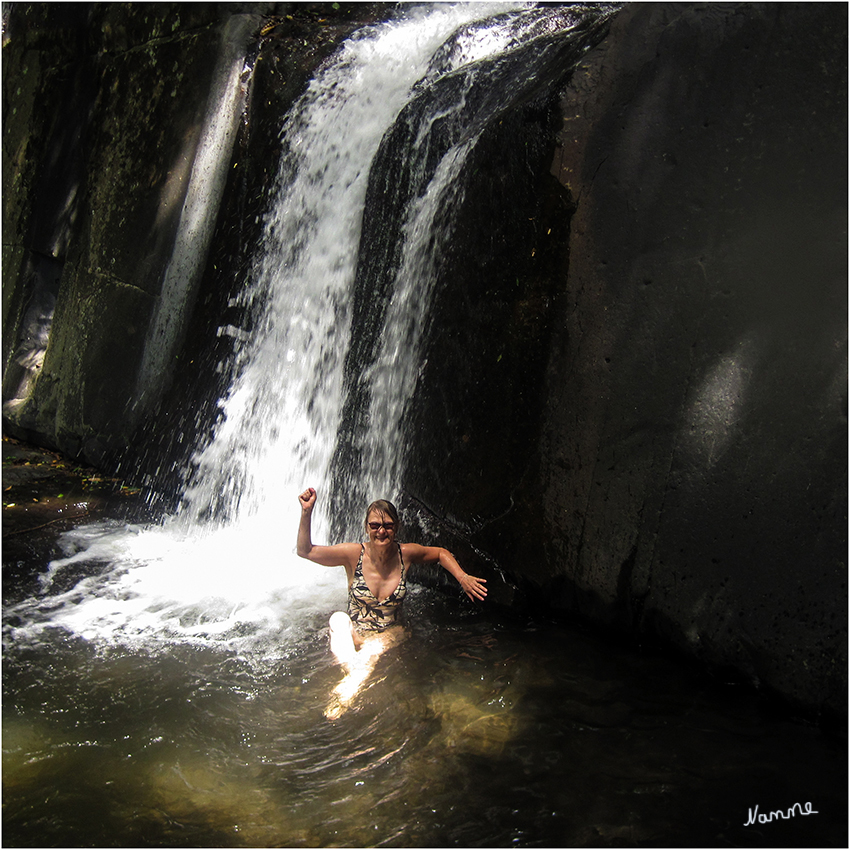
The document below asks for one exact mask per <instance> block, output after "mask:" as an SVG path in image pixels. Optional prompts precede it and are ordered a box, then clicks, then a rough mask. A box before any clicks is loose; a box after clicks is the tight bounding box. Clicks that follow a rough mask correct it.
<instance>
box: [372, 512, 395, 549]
mask: <svg viewBox="0 0 850 850" xmlns="http://www.w3.org/2000/svg"><path fill="white" fill-rule="evenodd" d="M366 531H367V532H368V534H369V540H370V541H371V542H372V543H378V544H381V545H386V544H388V543H392V541H393V540H394V539H395V523H394V522H393V521H392V519H391V518H390V517H389V516H387V515H386V514H385V513H381V512H380V511H371V512H370V513H369V516H368V517H367V518H366Z"/></svg>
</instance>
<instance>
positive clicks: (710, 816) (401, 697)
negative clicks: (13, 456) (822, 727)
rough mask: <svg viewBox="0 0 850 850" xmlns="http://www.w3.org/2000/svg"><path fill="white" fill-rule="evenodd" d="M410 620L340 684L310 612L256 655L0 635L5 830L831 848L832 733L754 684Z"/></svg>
mask: <svg viewBox="0 0 850 850" xmlns="http://www.w3.org/2000/svg"><path fill="white" fill-rule="evenodd" d="M408 620H409V623H408V627H407V629H406V639H405V640H404V641H402V642H401V643H400V644H398V645H397V646H394V647H392V648H391V649H389V650H388V651H387V652H386V653H385V654H384V655H383V656H381V657H380V658H379V659H378V661H377V663H376V665H375V667H374V669H373V670H372V671H371V673H370V674H369V676H368V678H366V680H365V681H364V682H363V683H362V686H361V687H360V689H359V690H358V691H357V692H356V693H354V695H353V696H350V698H348V697H347V698H346V699H342V700H341V699H340V696H339V685H340V684H341V682H342V681H343V679H344V671H343V670H342V668H341V667H340V666H339V665H338V664H337V663H336V662H335V661H334V660H333V658H332V656H331V655H330V653H329V651H328V641H327V631H326V628H325V619H324V617H323V616H320V615H319V614H315V613H311V614H309V615H307V619H306V621H305V622H304V623H303V624H302V625H303V628H302V629H301V632H300V636H299V637H297V638H296V639H293V638H292V636H291V633H290V632H287V635H286V636H285V637H284V636H283V635H281V640H280V642H277V641H276V640H275V634H274V631H273V630H272V631H270V632H269V633H268V634H267V635H266V638H265V641H266V643H265V645H257V644H256V643H255V644H252V645H251V649H250V652H244V651H238V650H235V649H232V648H231V649H227V648H219V649H215V648H211V647H209V646H192V645H188V644H185V643H179V642H175V643H173V644H170V645H168V644H164V645H160V646H158V647H148V648H147V649H142V648H135V649H133V648H132V647H127V646H124V647H121V646H119V645H104V644H102V643H99V644H98V643H90V642H88V641H86V640H84V639H82V638H81V637H78V636H73V635H71V634H70V633H68V632H67V631H65V630H64V629H58V628H53V629H47V630H45V631H43V632H41V634H40V636H39V637H38V639H37V640H29V641H26V642H23V643H20V644H16V643H15V642H14V641H13V642H11V643H9V644H7V646H6V650H5V657H4V670H3V672H4V677H3V679H4V694H3V700H4V701H3V752H4V755H3V792H4V797H3V807H4V816H3V832H4V835H3V841H4V845H5V846H173V847H191V846H195V847H197V846H216V847H230V846H232V847H240V846H245V847H259V846H266V847H281V846H287V847H321V846H331V847H332V846H355V847H357V846H391V847H413V846H415V847H429V846H430V847H433V846H466V847H475V846H491V847H507V846H518V847H522V846H531V847H535V846H547V847H556V846H664V847H666V846H769V847H779V846H788V847H804V846H817V847H825V846H846V844H847V781H846V777H847V760H846V747H845V744H844V743H843V742H841V741H836V740H834V739H832V738H830V737H828V736H826V735H824V734H823V733H821V732H820V731H819V730H818V729H816V728H813V727H810V726H807V725H803V724H800V723H796V722H792V721H791V720H789V719H786V718H783V717H782V716H780V715H778V714H776V713H766V712H765V711H764V710H763V704H762V703H761V702H760V701H759V699H758V698H757V696H756V695H755V694H753V693H752V692H751V691H749V690H745V689H741V688H740V687H737V686H732V685H725V684H723V683H720V682H717V681H716V680H714V679H712V678H710V677H707V676H706V675H705V674H704V673H703V672H702V671H700V670H697V669H695V668H693V667H691V666H689V665H687V664H684V663H681V662H679V661H676V660H671V659H670V658H664V657H660V656H658V655H655V654H652V653H648V652H640V651H637V650H632V649H629V648H625V647H623V646H617V645H611V644H609V643H605V642H602V641H600V640H599V639H598V638H597V637H594V636H592V635H589V634H587V633H584V632H582V631H581V630H579V629H575V628H571V627H569V626H566V625H564V624H559V623H551V622H546V623H537V624H530V623H516V622H511V621H507V620H498V619H496V620H494V619H493V618H492V616H489V615H486V614H484V613H482V611H481V609H475V608H473V607H472V606H471V604H468V603H466V602H465V601H464V600H459V599H454V598H447V597H445V596H444V595H442V594H439V593H438V592H436V591H433V590H430V589H426V588H421V587H416V588H414V589H413V592H412V594H411V597H410V600H409V610H408ZM795 803H799V804H800V808H798V809H795V810H794V811H793V814H792V816H791V817H790V818H788V819H781V820H777V819H773V820H771V822H769V823H761V822H759V820H758V814H761V813H765V812H770V811H775V810H778V809H782V810H783V811H784V812H785V813H786V814H787V813H788V809H789V808H791V807H793V806H794V804H795ZM806 803H810V804H811V806H810V807H809V810H810V811H811V814H803V811H806V809H805V804H806ZM756 806H758V812H757V813H756V815H755V821H756V822H755V823H752V824H751V825H749V826H746V825H745V824H746V823H747V821H748V820H749V819H750V813H751V811H752V810H754V809H755V807H756Z"/></svg>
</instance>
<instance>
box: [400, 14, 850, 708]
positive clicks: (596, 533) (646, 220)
mask: <svg viewBox="0 0 850 850" xmlns="http://www.w3.org/2000/svg"><path fill="white" fill-rule="evenodd" d="M846 23H847V15H846V9H844V8H843V7H841V8H839V7H835V6H832V7H831V6H829V5H828V4H823V5H817V6H811V5H806V4H799V5H797V4H781V5H779V6H767V7H755V6H751V5H747V4H739V5H731V4H730V5H726V4H718V5H716V6H700V7H694V6H689V5H680V4H658V5H654V4H634V5H633V6H628V7H626V9H625V10H624V11H623V12H621V13H620V15H619V16H618V17H617V18H616V19H615V21H614V23H613V24H612V28H611V32H610V34H609V36H608V38H607V39H606V41H605V42H603V44H602V45H600V47H598V48H597V49H596V50H594V51H593V52H592V53H590V54H588V56H587V57H586V60H585V61H584V62H583V64H582V66H580V67H579V68H578V70H577V71H576V73H575V74H574V75H573V77H572V79H571V82H570V84H569V86H568V87H567V88H566V89H565V91H564V94H563V97H562V98H561V103H560V110H559V111H560V116H561V122H562V126H561V129H560V131H559V132H558V140H557V147H556V149H555V153H554V156H553V158H552V160H551V162H552V166H551V172H552V174H553V175H555V176H556V177H557V180H558V183H559V184H560V185H559V186H558V187H557V190H555V189H553V188H552V187H546V184H541V185H542V187H543V188H542V190H541V195H540V196H539V197H538V199H537V203H542V201H541V199H542V198H544V197H548V198H550V199H552V201H550V203H551V202H554V201H555V200H556V199H557V198H558V197H559V196H560V198H561V199H562V200H561V203H562V204H563V205H564V207H565V208H568V207H569V206H570V205H572V204H574V205H575V208H576V211H575V214H574V215H573V216H572V218H571V220H570V222H569V225H568V226H567V225H565V224H564V223H563V222H564V219H561V223H560V224H558V223H557V218H556V224H555V227H554V228H553V231H552V232H553V233H555V234H558V233H561V234H564V232H565V229H566V228H567V227H568V229H569V234H568V238H569V259H568V263H567V261H564V262H563V264H562V265H561V266H560V271H559V272H556V273H555V276H554V278H553V279H552V280H551V281H550V282H549V284H548V286H547V289H546V292H545V295H546V297H547V298H549V299H550V306H549V307H547V309H546V310H545V311H542V313H541V315H540V317H539V318H540V322H541V323H542V324H541V326H539V327H537V329H536V333H535V334H533V335H532V336H529V334H528V330H527V329H526V328H525V327H524V326H523V325H522V323H520V322H516V321H500V322H499V328H498V329H492V332H491V330H490V329H487V327H486V322H485V321H484V320H483V317H485V316H487V315H491V314H492V310H494V309H495V310H497V311H498V310H499V309H500V307H499V305H500V303H502V301H509V300H511V295H510V292H511V287H513V288H516V285H517V282H518V279H517V278H518V276H517V274H515V271H516V266H515V265H514V266H512V267H511V268H510V277H508V276H507V275H506V276H503V277H499V278H498V283H497V281H496V279H495V278H492V277H491V278H490V279H489V280H488V286H489V287H490V288H493V287H495V288H496V289H497V290H498V292H499V295H498V296H496V297H495V298H494V297H493V296H492V293H489V292H488V290H487V288H486V287H484V286H482V285H481V284H480V283H479V282H478V280H477V278H476V277H475V276H474V275H473V276H472V277H471V278H469V277H467V278H462V279H458V280H455V281H454V284H453V289H452V292H453V295H450V296H448V297H447V299H446V302H445V304H443V305H438V306H437V309H438V310H439V311H440V312H439V313H438V315H437V318H436V320H435V327H436V328H437V331H435V337H434V343H433V351H434V352H435V353H437V354H439V352H441V351H442V352H444V353H446V354H447V353H448V352H450V351H454V352H455V353H456V354H457V353H458V352H459V350H460V347H462V348H463V349H464V351H465V352H466V353H467V356H468V357H471V358H472V359H473V363H472V364H470V363H469V361H468V360H461V359H460V358H458V359H454V360H452V362H453V363H456V364H459V365H458V366H457V369H456V370H454V377H455V383H454V385H452V384H451V383H441V384H440V390H439V392H438V393H437V391H435V390H431V391H430V392H431V395H432V396H434V395H438V396H439V398H440V399H441V400H442V404H441V406H440V407H438V408H436V410H439V411H440V414H441V415H442V412H443V411H447V414H446V415H447V416H448V417H450V421H451V422H452V423H455V424H456V425H457V424H458V423H464V422H466V424H467V425H469V421H474V427H472V426H471V427H463V428H461V430H462V431H463V433H462V434H461V433H460V431H458V434H457V436H458V441H457V442H455V443H454V444H453V447H452V443H451V441H446V443H445V444H444V445H442V444H441V445H440V449H443V448H445V447H448V448H446V451H447V453H448V456H449V462H448V464H446V465H445V467H444V468H443V470H442V472H441V473H436V472H434V473H433V474H432V475H431V477H430V478H429V476H427V475H424V474H422V471H423V470H426V471H430V467H432V466H433V465H434V463H435V461H429V460H428V457H427V453H426V452H421V453H414V456H413V458H412V469H411V472H410V485H411V486H410V491H409V492H410V496H411V497H412V498H411V507H416V506H417V505H421V504H426V505H427V506H428V508H429V512H433V514H434V515H436V516H438V517H441V518H442V520H443V521H444V525H443V527H444V528H445V529H446V530H447V532H448V531H450V530H452V529H454V530H455V531H457V532H458V536H456V537H454V538H452V537H451V535H448V536H447V541H448V542H449V543H450V544H451V545H454V546H455V547H456V548H457V549H458V550H460V551H465V552H466V555H467V557H468V558H469V559H471V560H472V561H473V562H474V561H475V559H476V558H477V559H480V561H481V562H482V564H486V563H488V562H496V563H498V564H499V565H501V566H503V567H505V568H506V569H508V570H509V571H510V572H511V573H513V574H514V576H516V575H521V576H522V579H521V580H519V583H522V582H523V581H526V582H528V583H527V584H526V585H525V590H526V591H527V593H528V596H527V601H528V603H529V604H531V605H533V606H534V607H538V606H539V605H541V604H543V605H551V606H554V607H555V608H558V609H561V610H563V611H565V612H570V613H571V614H578V615H580V616H583V617H585V618H587V619H589V620H593V621H596V622H602V623H607V624H610V625H613V626H616V627H618V628H621V629H623V630H627V631H632V632H634V633H636V634H644V635H660V636H662V637H663V638H664V639H665V640H666V641H667V642H672V643H673V644H674V645H677V646H679V647H681V648H683V649H684V650H685V651H687V652H688V653H692V654H696V655H697V656H698V657H700V658H702V659H704V660H706V661H707V662H709V663H712V664H716V665H731V666H734V667H736V668H737V669H738V670H741V671H743V672H744V673H745V674H746V675H747V676H749V677H750V678H751V679H752V680H755V681H758V682H760V683H762V684H763V685H764V686H766V687H767V688H768V689H773V690H775V691H777V692H779V693H781V694H783V695H784V696H785V697H787V698H790V699H791V700H794V701H797V702H799V703H800V704H804V705H806V706H809V707H811V706H816V707H820V708H823V709H824V710H827V711H830V710H835V711H838V712H844V711H846V677H845V668H846V650H845V646H846V611H845V608H846V566H845V561H846V416H845V403H846V399H845V393H846V341H847V329H846V236H845V233H846V230H845V221H846V195H845V187H846V56H847V51H846V43H845V36H846ZM520 209H522V210H523V211H524V212H525V211H527V210H529V209H531V207H527V206H522V205H521V204H518V205H517V207H516V211H517V212H519V210H520ZM506 215H508V213H506ZM532 215H533V213H528V212H526V214H525V215H518V216H516V218H515V220H516V222H517V226H518V227H519V226H525V222H526V220H527V219H529V218H531V216H532ZM567 215H568V213H567ZM482 220H485V221H486V222H487V229H488V231H489V229H490V221H489V220H487V219H482ZM547 230H548V225H547ZM485 239H486V237H485V236H481V237H480V240H481V242H482V243H483V242H484V241H485ZM529 261H530V262H533V261H531V260H530V258H529ZM530 267H531V266H529V268H530ZM519 278H520V279H522V275H519ZM527 303H528V302H527V299H526V298H524V297H523V296H520V297H518V298H516V299H515V300H514V301H513V304H514V308H515V309H516V310H517V311H519V310H520V309H521V307H522V305H523V304H527ZM458 310H460V311H463V317H462V318H461V317H458V316H457V311H458ZM504 312H505V311H502V313H504ZM506 315H507V314H505V317H506ZM505 317H503V318H505ZM444 321H445V322H446V323H447V326H448V327H449V328H455V329H456V330H454V331H446V332H441V331H440V330H439V328H441V327H443V326H444ZM461 327H462V328H463V343H462V344H461V343H455V342H454V339H455V338H456V337H457V338H458V339H460V335H461V331H460V328H461ZM500 338H501V339H503V340H506V341H507V340H511V339H513V340H514V341H517V340H519V341H523V340H526V339H529V340H530V339H536V340H537V341H542V342H544V343H545V346H546V349H545V350H546V355H545V358H544V363H543V365H542V366H540V365H539V360H537V359H536V358H535V357H534V356H531V357H530V358H529V359H528V361H527V362H525V363H523V362H522V360H521V359H519V358H518V357H516V356H515V357H514V359H513V360H512V361H509V362H512V363H513V368H514V369H515V370H517V371H516V372H515V374H516V375H520V374H521V375H522V378H523V379H525V381H526V382H528V384H530V385H531V386H533V387H534V390H535V392H534V393H529V392H527V391H526V392H524V393H523V394H520V393H519V392H518V391H517V390H518V388H521V387H524V386H525V385H524V384H523V383H522V382H521V381H519V380H517V379H516V378H514V379H513V380H504V378H501V379H499V380H496V379H495V376H496V374H497V371H498V370H499V369H504V368H505V360H504V358H503V359H502V360H501V361H498V362H497V361H496V357H495V356H494V355H495V354H496V351H495V347H497V346H496V341H497V340H498V339H500ZM506 344H507V343H506ZM521 347H522V346H521ZM527 350H528V351H529V353H531V354H532V355H534V352H535V351H536V349H535V347H534V346H533V345H529V346H528V349H527ZM461 364H462V365H461ZM535 364H538V365H537V366H535ZM429 368H431V367H430V361H429ZM442 368H443V371H447V370H448V369H449V367H448V366H443V367H442ZM482 386H484V387H489V389H488V390H487V391H486V392H483V393H482V392H481V390H482ZM428 393H429V391H428V390H427V389H426V390H423V394H424V395H425V396H428ZM434 413H435V409H434V408H432V409H431V414H432V415H433V414H434ZM476 417H477V418H476ZM438 420H439V416H438V415H433V419H432V420H431V422H430V429H431V430H433V431H435V432H436V433H438V434H439V433H441V432H443V431H444V430H445V429H446V428H447V427H452V426H444V425H442V424H441V423H440V422H439V421H438ZM421 429H422V430H421V431H420V433H421V434H422V435H423V439H425V440H427V439H428V436H427V435H428V433H429V421H428V419H427V417H423V422H422V426H421ZM464 440H465V442H464ZM429 464H430V465H429ZM506 469H510V474H509V475H507V476H504V475H502V473H503V471H504V470H506ZM435 475H436V476H437V477H434V476H435ZM464 539H465V541H466V542H464ZM470 544H471V545H470ZM521 598H522V594H521V593H514V597H513V601H514V603H515V604H516V603H517V602H518V601H520V600H521Z"/></svg>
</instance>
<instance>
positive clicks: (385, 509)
mask: <svg viewBox="0 0 850 850" xmlns="http://www.w3.org/2000/svg"><path fill="white" fill-rule="evenodd" d="M372 511H377V512H378V513H379V514H381V516H388V517H389V518H390V519H391V520H392V521H393V522H394V523H395V533H396V536H398V530H399V527H400V526H401V520H400V519H399V518H398V511H397V510H396V509H395V505H394V504H393V503H392V502H388V501H387V500H386V499H378V501H377V502H372V504H371V505H369V507H368V508H366V518H365V519H364V520H363V527H364V528H366V527H368V525H369V514H370V513H372Z"/></svg>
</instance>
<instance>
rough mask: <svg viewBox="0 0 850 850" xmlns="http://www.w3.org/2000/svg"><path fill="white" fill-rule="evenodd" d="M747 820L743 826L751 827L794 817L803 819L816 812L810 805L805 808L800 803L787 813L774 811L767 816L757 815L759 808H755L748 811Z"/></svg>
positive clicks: (778, 810)
mask: <svg viewBox="0 0 850 850" xmlns="http://www.w3.org/2000/svg"><path fill="white" fill-rule="evenodd" d="M748 811H749V814H750V816H749V819H748V820H747V822H746V823H745V824H744V826H752V825H753V824H754V823H770V822H771V821H773V820H788V818H793V817H794V816H795V815H803V816H804V817H806V816H808V815H816V814H818V812H817V811H816V810H815V809H813V808H812V804H811V803H806V804H805V808H804V807H803V806H802V805H801V804H800V803H794V805H793V806H791V808H790V809H788V811H787V812H783V811H782V809H776V811H773V812H768V813H767V814H759V807H758V806H756V807H755V809H749V810H748Z"/></svg>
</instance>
